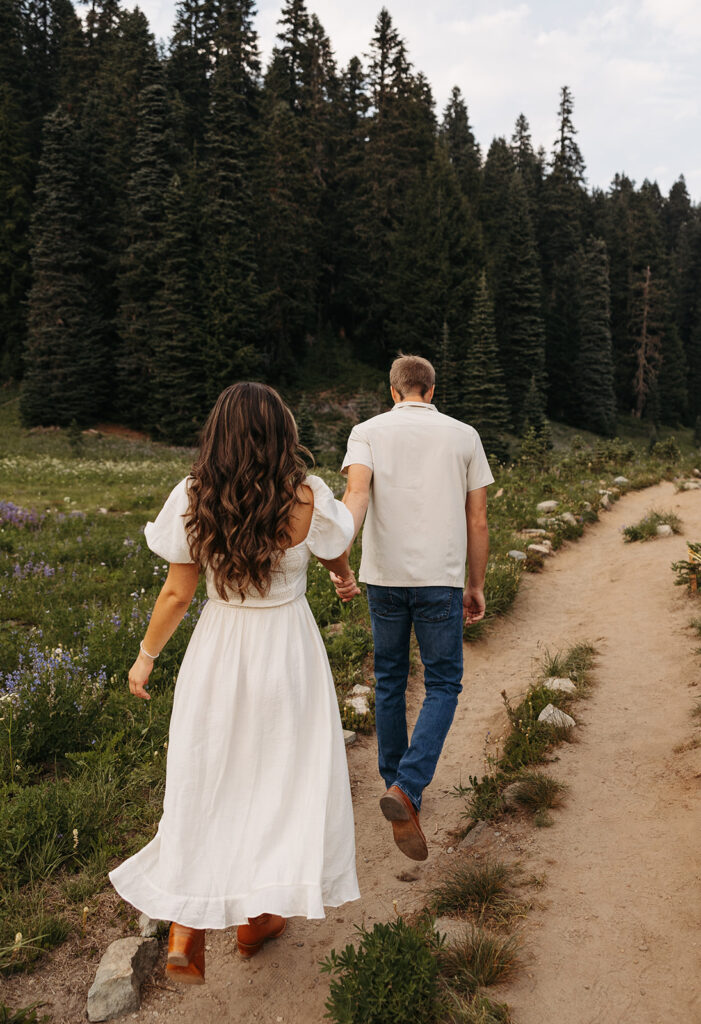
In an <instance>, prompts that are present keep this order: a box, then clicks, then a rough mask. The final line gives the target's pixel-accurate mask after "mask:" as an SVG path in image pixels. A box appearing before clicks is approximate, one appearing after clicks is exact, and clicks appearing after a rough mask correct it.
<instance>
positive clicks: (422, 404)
mask: <svg viewBox="0 0 701 1024" xmlns="http://www.w3.org/2000/svg"><path fill="white" fill-rule="evenodd" d="M410 405H413V406H415V407H416V408H417V409H431V410H433V412H436V407H435V405H432V404H431V403H430V402H397V404H396V405H393V406H392V412H394V410H395V409H405V408H406V407H407V406H410Z"/></svg>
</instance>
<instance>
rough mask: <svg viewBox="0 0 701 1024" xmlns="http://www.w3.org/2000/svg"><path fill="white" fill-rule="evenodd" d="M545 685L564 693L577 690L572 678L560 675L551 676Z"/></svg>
mask: <svg viewBox="0 0 701 1024" xmlns="http://www.w3.org/2000/svg"><path fill="white" fill-rule="evenodd" d="M543 686H547V688H548V689H549V690H560V691H562V693H576V692H577V687H576V686H575V684H574V683H573V682H572V680H571V679H562V678H560V677H558V676H550V677H549V678H548V679H546V680H545V682H544V683H543Z"/></svg>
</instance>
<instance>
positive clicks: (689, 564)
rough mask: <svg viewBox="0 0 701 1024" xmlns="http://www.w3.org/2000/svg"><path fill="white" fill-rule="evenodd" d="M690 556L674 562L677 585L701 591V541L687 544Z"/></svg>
mask: <svg viewBox="0 0 701 1024" xmlns="http://www.w3.org/2000/svg"><path fill="white" fill-rule="evenodd" d="M687 549H688V551H689V558H687V559H680V561H678V562H672V572H673V573H674V574H675V575H676V577H677V578H676V579H675V581H674V584H675V586H677V587H688V588H689V590H690V591H691V592H692V593H697V594H698V593H701V543H698V544H687Z"/></svg>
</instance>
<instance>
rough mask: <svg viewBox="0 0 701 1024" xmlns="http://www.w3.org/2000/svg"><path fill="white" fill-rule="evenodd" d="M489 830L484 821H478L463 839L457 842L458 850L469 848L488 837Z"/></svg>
mask: <svg viewBox="0 0 701 1024" xmlns="http://www.w3.org/2000/svg"><path fill="white" fill-rule="evenodd" d="M490 835H491V831H490V828H489V824H488V823H487V822H486V821H478V822H477V824H476V825H475V827H474V828H471V829H470V831H469V832H468V833H467V835H466V836H465V838H464V839H462V840H461V841H460V842H459V843H458V849H459V850H469V849H470V847H473V846H477V845H478V844H479V843H481V842H483V841H484V840H486V839H489V838H490Z"/></svg>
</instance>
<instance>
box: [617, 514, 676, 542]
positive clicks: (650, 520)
mask: <svg viewBox="0 0 701 1024" xmlns="http://www.w3.org/2000/svg"><path fill="white" fill-rule="evenodd" d="M658 526H671V527H672V532H673V533H681V527H682V524H681V520H680V518H679V516H677V515H675V514H674V512H659V511H657V509H650V511H649V512H647V513H646V514H645V515H644V516H643V518H642V519H640V520H639V521H638V522H637V523H633V525H632V526H626V527H625V528H624V530H623V538H624V540H625V542H626V544H631V543H633V541H637V540H642V541H644V540H652V539H653V538H654V537H656V536H657V527H658Z"/></svg>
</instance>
